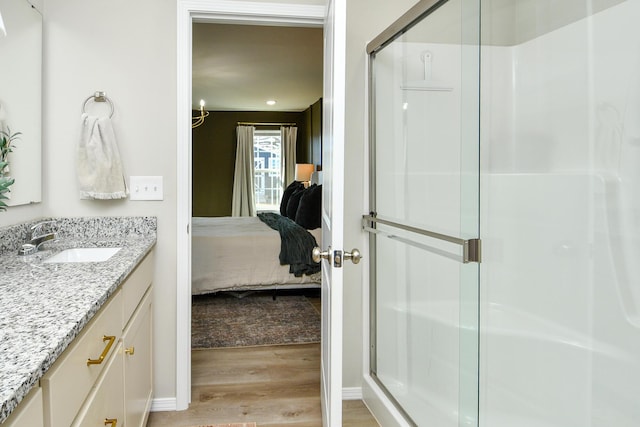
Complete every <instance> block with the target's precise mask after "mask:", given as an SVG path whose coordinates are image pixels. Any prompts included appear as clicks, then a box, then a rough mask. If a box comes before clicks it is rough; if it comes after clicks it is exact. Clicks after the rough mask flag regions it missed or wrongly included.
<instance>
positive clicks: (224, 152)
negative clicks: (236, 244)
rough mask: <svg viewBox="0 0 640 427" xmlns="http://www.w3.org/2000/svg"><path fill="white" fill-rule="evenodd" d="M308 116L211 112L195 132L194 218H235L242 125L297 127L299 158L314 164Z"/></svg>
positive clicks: (265, 112)
mask: <svg viewBox="0 0 640 427" xmlns="http://www.w3.org/2000/svg"><path fill="white" fill-rule="evenodd" d="M306 116H307V115H306V113H305V112H282V111H280V112H279V111H211V112H210V115H209V117H207V119H206V120H205V122H204V124H203V125H202V126H200V127H197V128H195V129H194V130H193V145H192V150H193V172H192V174H193V185H192V197H193V208H192V210H193V216H231V198H232V195H233V173H234V170H235V161H236V160H235V159H236V126H237V124H238V122H278V123H280V122H281V123H297V124H298V137H297V144H296V158H297V161H298V163H302V162H308V161H309V160H310V159H309V148H308V147H307V144H306V141H305V135H306V133H307V128H308V125H307V120H306ZM258 129H275V128H273V127H264V128H263V127H258Z"/></svg>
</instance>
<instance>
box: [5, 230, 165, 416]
mask: <svg viewBox="0 0 640 427" xmlns="http://www.w3.org/2000/svg"><path fill="white" fill-rule="evenodd" d="M90 221H92V222H93V225H95V224H96V221H98V222H100V220H99V219H95V218H93V219H91V220H90ZM114 221H115V222H117V221H118V220H113V219H112V221H111V222H110V223H109V226H113V224H114ZM75 222H78V221H75ZM148 222H149V221H148ZM150 222H151V223H152V225H153V227H152V228H153V229H152V230H151V231H149V230H145V232H143V233H132V232H131V229H130V228H129V229H127V230H126V232H124V233H113V232H110V233H103V235H102V236H100V235H99V233H98V234H96V235H94V236H89V238H87V236H86V233H85V234H84V235H77V234H76V235H69V234H67V236H66V238H60V239H59V240H58V241H57V242H53V243H45V244H44V245H43V246H42V250H41V251H40V252H38V253H37V254H35V255H29V256H26V257H21V256H18V255H17V251H14V252H8V251H5V252H4V253H3V254H2V255H1V256H0V424H1V423H3V422H4V421H5V420H6V419H7V418H8V417H9V414H10V413H11V412H12V411H13V410H14V409H15V407H16V406H17V405H18V403H19V402H20V401H21V400H22V399H23V398H24V397H25V396H26V395H27V394H28V393H29V391H30V390H31V389H32V388H33V387H34V386H36V385H38V382H39V380H40V378H42V376H43V375H44V374H45V373H46V372H47V370H48V369H49V368H50V367H51V366H52V365H53V363H54V362H55V361H56V359H57V358H58V357H59V356H60V355H61V354H62V352H63V351H64V350H65V349H66V348H67V347H68V346H69V344H70V343H71V342H72V341H73V340H74V338H76V337H77V336H78V334H79V333H80V332H81V331H82V329H83V328H84V327H85V326H86V325H87V323H88V322H89V321H90V320H91V319H92V318H93V316H94V315H95V314H96V313H97V312H98V310H99V309H100V308H101V307H102V306H103V304H104V303H105V302H106V301H107V300H108V299H109V297H110V296H111V295H112V294H113V293H114V292H115V291H116V290H117V289H118V287H119V286H120V284H122V282H123V281H124V280H125V278H126V277H127V276H128V275H129V273H131V272H132V271H133V269H134V268H135V267H136V266H137V265H138V263H139V262H140V261H141V260H142V259H143V258H144V256H145V255H146V254H147V253H149V252H150V251H151V249H152V248H153V246H154V245H155V243H156V232H155V218H153V221H150ZM83 227H84V228H85V229H86V230H92V231H91V232H92V233H94V232H95V230H96V228H93V226H92V225H89V226H87V225H85V224H83ZM97 229H98V230H99V229H100V228H99V227H98V228H97ZM104 229H105V230H107V229H109V227H107V225H105V226H104ZM116 229H118V227H116ZM111 231H113V229H111ZM106 234H111V235H109V236H107V235H106ZM0 237H2V236H0ZM70 247H121V248H122V249H120V250H119V251H118V252H117V253H116V254H115V255H113V256H112V257H111V258H110V259H108V260H107V261H104V262H88V263H43V262H42V261H43V260H44V259H46V258H48V257H49V256H52V255H54V254H55V253H57V252H59V251H61V250H63V249H66V248H70Z"/></svg>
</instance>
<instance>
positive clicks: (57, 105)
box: [29, 0, 176, 398]
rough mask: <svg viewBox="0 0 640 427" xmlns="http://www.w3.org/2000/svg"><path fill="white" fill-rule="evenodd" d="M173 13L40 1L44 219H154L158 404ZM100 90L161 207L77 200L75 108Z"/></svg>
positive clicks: (167, 347)
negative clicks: (155, 180) (157, 185)
mask: <svg viewBox="0 0 640 427" xmlns="http://www.w3.org/2000/svg"><path fill="white" fill-rule="evenodd" d="M174 3H175V2H172V1H154V0H141V1H135V2H131V1H128V0H114V1H109V2H104V1H98V0H47V1H46V4H45V27H44V38H45V43H44V49H45V58H44V59H45V61H44V75H45V80H44V121H43V123H44V138H43V139H44V150H43V151H44V157H43V165H44V194H45V203H44V209H43V213H44V214H45V215H50V216H101V215H116V216H121V215H154V216H157V217H158V243H157V246H156V269H155V282H154V299H153V305H154V322H155V327H154V337H153V341H154V353H155V359H154V377H155V391H154V395H155V398H170V397H174V396H175V330H176V325H175V293H176V292H175V289H176V244H175V242H176V237H175V234H176V230H175V229H176V161H175V152H176V144H175V140H176V125H175V123H176V23H175V22H176V17H175V14H176V5H175V4H174ZM98 90H103V91H106V93H107V96H108V97H109V98H110V99H111V100H112V101H113V104H114V107H115V113H114V116H113V125H114V129H115V133H116V137H117V139H118V144H119V148H120V153H121V156H122V159H123V163H124V167H125V172H126V174H127V176H130V175H161V176H163V177H164V200H163V201H158V202H132V201H129V200H122V201H88V200H80V199H79V197H78V192H77V185H76V179H75V162H74V159H75V155H74V153H75V147H76V143H77V139H78V135H79V124H80V113H81V107H82V103H83V102H84V100H85V99H86V98H87V97H88V96H90V95H92V94H93V93H94V92H95V91H98ZM94 107H95V108H96V109H95V110H91V111H93V112H97V111H98V108H100V107H101V106H97V107H96V106H95V105H91V106H89V107H88V108H94ZM29 214H31V211H29ZM33 214H36V212H35V211H34V212H33Z"/></svg>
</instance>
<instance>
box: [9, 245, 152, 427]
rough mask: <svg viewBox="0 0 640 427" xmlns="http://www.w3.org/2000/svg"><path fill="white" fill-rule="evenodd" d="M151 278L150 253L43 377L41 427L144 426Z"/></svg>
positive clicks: (147, 400)
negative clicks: (42, 420) (43, 426)
mask: <svg viewBox="0 0 640 427" xmlns="http://www.w3.org/2000/svg"><path fill="white" fill-rule="evenodd" d="M152 274H153V252H152V253H150V254H148V255H147V256H146V257H145V258H144V260H142V261H141V263H139V264H138V266H137V267H136V269H135V270H134V271H133V272H132V273H131V274H130V275H129V276H128V278H127V279H126V280H125V281H124V282H123V284H122V285H121V286H120V288H119V289H118V290H117V292H116V293H115V294H114V295H113V296H112V297H111V298H110V299H109V301H107V303H106V304H105V305H104V306H103V307H102V308H101V309H100V311H99V312H98V313H97V314H96V316H94V318H93V319H92V320H91V322H90V323H89V324H88V325H87V326H86V327H85V328H84V330H83V331H82V333H81V334H80V335H79V336H78V337H77V338H76V339H75V340H74V342H73V343H72V344H71V345H70V346H69V347H68V348H67V349H66V350H65V352H64V353H63V354H62V355H61V356H60V357H59V358H58V360H57V361H56V362H55V363H54V365H53V366H52V367H51V368H50V369H49V371H48V372H47V373H46V374H45V375H44V376H43V378H42V379H41V381H40V384H41V388H42V391H43V403H44V425H45V427H63V426H64V427H69V426H105V425H106V426H109V425H112V426H114V427H115V426H123V425H124V426H128V427H134V426H143V425H144V423H146V420H147V414H148V411H149V407H150V403H151V392H152V378H151V289H152V287H151V281H152ZM3 427H4V426H3Z"/></svg>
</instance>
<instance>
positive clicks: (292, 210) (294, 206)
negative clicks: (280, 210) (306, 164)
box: [286, 185, 306, 221]
mask: <svg viewBox="0 0 640 427" xmlns="http://www.w3.org/2000/svg"><path fill="white" fill-rule="evenodd" d="M305 191H306V190H305V188H304V185H303V186H302V188H300V189H298V190H295V191H294V192H293V194H291V196H289V201H288V202H287V215H286V216H287V217H288V218H290V219H292V220H293V221H295V220H296V212H298V204H299V203H300V198H301V197H302V195H303V194H304V192H305Z"/></svg>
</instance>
